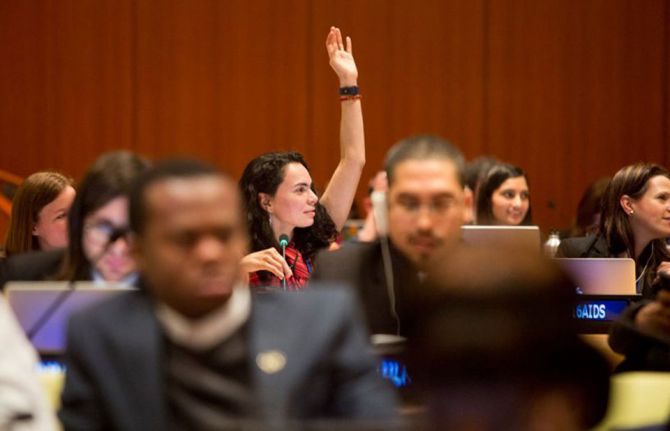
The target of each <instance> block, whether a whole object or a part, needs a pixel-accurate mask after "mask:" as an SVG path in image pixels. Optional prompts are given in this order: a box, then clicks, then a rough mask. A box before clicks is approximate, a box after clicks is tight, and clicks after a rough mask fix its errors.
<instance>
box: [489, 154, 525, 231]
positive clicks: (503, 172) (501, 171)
mask: <svg viewBox="0 0 670 431" xmlns="http://www.w3.org/2000/svg"><path fill="white" fill-rule="evenodd" d="M518 177H524V178H525V179H526V183H528V177H527V176H526V173H525V172H524V171H523V169H521V168H520V167H518V166H514V165H510V164H509V163H499V164H497V165H494V166H493V167H492V168H491V169H489V171H488V172H487V173H486V176H485V177H484V179H483V180H482V182H481V184H480V185H479V190H478V193H477V224H479V225H487V224H498V223H496V220H495V217H494V216H493V192H495V191H496V190H497V189H498V187H500V185H501V184H502V183H504V182H505V181H507V180H508V179H510V178H518ZM531 223H532V217H531V207H530V204H528V212H527V213H526V216H525V217H524V218H523V220H521V223H520V224H521V225H529V224H531Z"/></svg>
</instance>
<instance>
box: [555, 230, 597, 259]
mask: <svg viewBox="0 0 670 431" xmlns="http://www.w3.org/2000/svg"><path fill="white" fill-rule="evenodd" d="M607 256H608V253H607V243H606V241H605V239H604V238H603V237H602V236H600V235H588V236H582V237H576V238H566V239H563V240H562V241H561V244H560V245H559V246H558V251H557V256H556V257H568V258H570V257H572V258H575V257H607Z"/></svg>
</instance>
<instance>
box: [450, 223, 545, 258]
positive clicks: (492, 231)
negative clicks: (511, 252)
mask: <svg viewBox="0 0 670 431" xmlns="http://www.w3.org/2000/svg"><path fill="white" fill-rule="evenodd" d="M461 238H462V239H463V242H464V243H465V244H469V245H475V246H484V247H489V246H493V247H499V246H504V247H514V248H525V249H527V250H537V251H538V252H539V251H541V250H542V240H541V239H540V228H539V227H537V226H469V225H468V226H462V227H461Z"/></svg>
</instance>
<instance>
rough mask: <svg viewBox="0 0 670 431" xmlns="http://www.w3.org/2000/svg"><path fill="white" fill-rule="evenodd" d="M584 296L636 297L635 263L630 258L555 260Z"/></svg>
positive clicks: (578, 291)
mask: <svg viewBox="0 0 670 431" xmlns="http://www.w3.org/2000/svg"><path fill="white" fill-rule="evenodd" d="M555 261H556V262H557V263H558V265H559V266H560V267H561V269H563V271H564V272H565V273H566V274H568V275H569V276H570V277H571V278H572V279H573V280H574V282H575V283H576V285H577V293H578V294H584V295H636V294H637V291H636V288H635V262H634V261H633V259H628V258H592V259H583V258H561V259H555Z"/></svg>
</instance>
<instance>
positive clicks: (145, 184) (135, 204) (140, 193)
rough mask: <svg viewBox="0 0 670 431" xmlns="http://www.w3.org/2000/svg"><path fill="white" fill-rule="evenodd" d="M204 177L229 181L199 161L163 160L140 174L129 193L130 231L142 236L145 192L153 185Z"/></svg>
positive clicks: (213, 168)
mask: <svg viewBox="0 0 670 431" xmlns="http://www.w3.org/2000/svg"><path fill="white" fill-rule="evenodd" d="M204 176H217V177H221V178H225V179H229V177H227V176H226V175H225V174H223V173H221V172H219V171H218V170H217V169H216V168H215V167H213V166H212V165H209V164H207V163H204V162H201V161H199V160H191V159H173V160H165V161H162V162H160V163H158V164H156V165H155V166H154V167H152V168H150V169H148V170H147V171H145V172H143V173H142V174H140V175H139V176H138V177H137V178H136V179H135V181H133V187H132V190H131V192H130V199H129V204H128V212H129V223H130V229H131V230H132V231H133V232H134V233H136V234H142V233H143V232H144V228H145V227H146V223H147V207H146V200H145V196H144V194H145V192H146V190H147V189H148V188H149V187H150V186H151V185H153V184H155V183H158V182H161V181H165V180H168V179H171V178H181V179H190V178H196V177H204Z"/></svg>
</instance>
